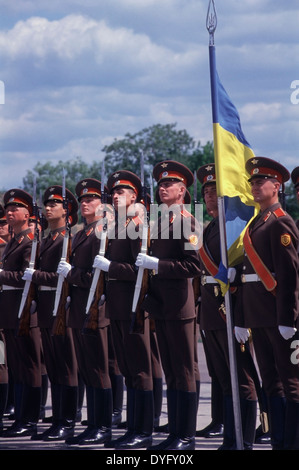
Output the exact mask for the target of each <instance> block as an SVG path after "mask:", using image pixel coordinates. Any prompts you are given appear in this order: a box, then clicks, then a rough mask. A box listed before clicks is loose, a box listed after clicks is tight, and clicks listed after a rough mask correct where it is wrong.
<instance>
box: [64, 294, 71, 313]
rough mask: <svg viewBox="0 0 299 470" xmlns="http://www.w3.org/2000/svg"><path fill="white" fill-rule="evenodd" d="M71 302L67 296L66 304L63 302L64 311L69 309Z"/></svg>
mask: <svg viewBox="0 0 299 470" xmlns="http://www.w3.org/2000/svg"><path fill="white" fill-rule="evenodd" d="M71 300H72V299H71V298H70V296H69V295H68V296H67V298H66V302H65V310H67V309H68V308H69V307H70V305H71Z"/></svg>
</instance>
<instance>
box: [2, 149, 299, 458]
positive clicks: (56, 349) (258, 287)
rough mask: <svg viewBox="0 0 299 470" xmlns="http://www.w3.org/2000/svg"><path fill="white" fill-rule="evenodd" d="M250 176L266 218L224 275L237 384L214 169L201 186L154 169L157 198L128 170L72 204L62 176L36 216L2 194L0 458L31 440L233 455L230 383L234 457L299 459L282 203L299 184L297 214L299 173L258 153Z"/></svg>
mask: <svg viewBox="0 0 299 470" xmlns="http://www.w3.org/2000/svg"><path fill="white" fill-rule="evenodd" d="M246 171H247V178H248V182H249V184H250V187H251V192H252V196H253V199H254V201H255V203H256V204H257V207H258V211H257V212H258V214H257V215H256V216H255V217H254V218H253V219H252V220H251V221H250V223H249V224H248V225H247V228H246V230H245V232H244V238H243V256H242V259H241V260H239V261H238V264H236V265H234V266H229V267H228V270H227V275H228V280H229V296H230V299H231V307H230V310H231V317H232V322H233V346H234V351H235V360H236V376H232V370H231V360H230V354H231V352H230V348H229V336H228V329H227V311H226V297H224V296H223V292H222V290H221V285H220V284H219V282H218V281H217V280H216V278H215V276H216V274H217V272H218V270H219V266H220V264H221V236H220V235H221V230H220V223H219V220H220V214H219V212H218V197H217V190H216V186H217V181H216V171H215V164H214V163H210V164H207V165H204V166H202V167H200V168H198V170H197V172H196V173H195V175H193V173H192V172H191V171H190V170H189V169H188V168H187V167H186V166H185V165H183V164H182V163H179V162H176V161H173V160H165V161H162V162H160V163H158V164H156V166H155V167H154V168H153V174H152V176H153V178H154V180H155V181H156V185H157V190H156V197H155V201H156V202H154V201H153V200H151V197H152V199H153V196H151V197H150V196H149V195H148V193H147V192H146V188H145V187H144V184H143V182H142V181H141V179H140V178H139V177H138V176H137V175H136V174H134V173H132V172H130V171H127V170H123V169H119V170H118V171H116V172H114V173H113V174H111V175H109V177H108V178H107V179H106V180H105V181H104V179H105V178H104V175H102V176H101V177H100V178H101V181H100V180H97V179H94V178H88V177H87V178H85V179H83V180H81V181H79V182H78V183H77V184H76V187H75V194H72V192H71V191H69V190H68V189H67V188H66V187H65V181H63V182H62V185H59V184H57V185H52V186H50V187H49V188H47V189H46V190H45V191H44V194H43V195H42V207H38V206H37V203H36V197H35V194H32V195H31V194H28V193H27V192H25V191H23V190H21V189H17V188H12V189H9V190H8V191H6V192H5V194H4V196H3V201H2V204H1V206H0V250H1V269H0V285H1V292H0V344H1V345H2V346H3V347H2V349H3V352H2V356H4V357H3V359H4V360H2V361H0V447H1V448H3V449H5V443H6V442H7V441H8V439H13V438H21V437H27V439H29V440H30V442H31V441H37V442H36V445H37V447H36V448H38V444H39V442H40V443H41V442H54V443H55V442H58V443H60V446H61V444H63V445H64V448H65V449H72V448H76V446H79V447H80V446H87V448H88V446H93V448H94V446H98V449H115V450H124V449H144V450H149V451H152V452H155V451H160V450H162V451H169V450H178V451H180V450H181V451H186V450H191V451H192V450H194V449H196V442H197V439H198V438H199V437H201V438H209V439H213V438H218V439H219V438H220V439H221V441H222V442H221V444H220V446H219V450H236V449H239V448H240V446H239V445H238V432H239V431H238V429H237V428H236V425H235V407H234V404H235V403H234V400H235V397H234V393H233V387H234V380H235V381H236V386H237V391H238V395H237V396H238V406H239V410H240V420H241V428H242V429H241V434H240V435H241V438H242V443H241V444H242V445H241V449H244V450H252V449H253V447H254V444H256V443H259V444H268V445H269V446H271V448H272V449H273V450H299V357H298V355H297V354H296V351H297V349H298V347H299V337H298V327H299V325H298V314H299V260H298V247H299V231H298V230H299V221H298V220H297V221H296V220H293V219H292V217H291V216H290V215H289V214H288V213H287V212H286V211H285V208H284V205H283V204H281V203H280V200H281V198H280V195H281V194H283V191H284V185H285V183H286V182H287V181H288V180H289V179H290V178H291V181H292V186H293V187H294V189H295V191H296V194H297V199H298V203H299V167H297V168H295V169H294V170H293V171H292V173H291V175H290V174H289V172H288V170H287V169H286V168H284V167H283V166H282V165H281V164H279V163H278V162H276V161H274V160H272V159H269V158H265V157H255V158H252V159H250V160H248V161H247V163H246ZM194 177H195V179H196V178H197V180H198V182H199V183H200V184H201V196H202V202H203V203H204V205H205V208H206V211H207V214H208V215H209V216H210V217H209V222H207V223H205V224H204V226H203V227H202V226H201V225H200V224H199V222H198V221H197V220H196V218H195V216H193V215H192V213H191V212H190V211H188V210H187V208H186V204H189V203H190V201H191V197H190V192H189V191H190V187H191V186H192V185H193V184H194ZM35 189H36V188H35ZM35 189H34V191H33V192H34V193H35ZM153 206H155V207H157V208H158V209H157V210H156V211H153V212H152V211H151V209H152V207H153ZM188 208H190V205H188ZM155 214H156V217H155V216H154V215H155ZM199 340H200V341H201V342H202V344H203V349H201V350H202V351H203V354H204V357H205V361H206V364H207V369H208V374H209V376H210V379H211V410H210V412H211V417H210V423H209V424H208V426H206V427H204V428H201V429H197V422H198V421H197V419H198V413H199V409H200V373H199V365H198V364H199V356H198V342H199ZM163 383H164V387H165V390H166V400H167V423H166V424H164V425H161V423H160V416H161V407H162V394H163ZM124 392H126V393H125V394H124ZM48 393H49V394H50V403H51V416H48V417H46V416H45V403H46V400H47V394H48ZM84 396H85V398H86V409H87V419H86V420H85V421H81V419H82V404H83V397H84ZM124 397H126V420H125V421H123V420H122V411H123V406H124ZM78 422H81V426H80V431H79V430H78ZM41 423H43V425H42V426H41ZM45 423H48V424H47V425H46V426H45ZM82 425H83V429H82ZM116 429H117V430H118V433H117V435H116V432H115V430H116ZM120 430H122V431H121V432H120ZM119 432H120V435H119ZM157 433H160V434H159V435H160V436H161V433H162V435H163V436H164V437H163V439H162V440H161V438H160V439H159V440H157V439H156V436H157V435H158V434H157ZM60 449H61V447H60Z"/></svg>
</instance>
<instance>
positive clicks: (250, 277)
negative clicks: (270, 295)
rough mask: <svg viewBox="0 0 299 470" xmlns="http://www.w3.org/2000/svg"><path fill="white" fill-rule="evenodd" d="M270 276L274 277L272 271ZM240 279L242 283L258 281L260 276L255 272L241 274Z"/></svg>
mask: <svg viewBox="0 0 299 470" xmlns="http://www.w3.org/2000/svg"><path fill="white" fill-rule="evenodd" d="M272 276H274V277H275V275H274V274H273V273H272ZM241 281H242V282H243V283H245V282H258V281H261V278H260V277H259V276H258V275H257V274H256V273H253V274H242V275H241Z"/></svg>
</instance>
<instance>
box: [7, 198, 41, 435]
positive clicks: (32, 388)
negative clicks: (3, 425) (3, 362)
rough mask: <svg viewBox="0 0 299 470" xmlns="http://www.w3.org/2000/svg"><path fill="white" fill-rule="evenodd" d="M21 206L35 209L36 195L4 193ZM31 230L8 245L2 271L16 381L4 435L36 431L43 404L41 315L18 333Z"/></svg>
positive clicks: (9, 352) (10, 356)
mask: <svg viewBox="0 0 299 470" xmlns="http://www.w3.org/2000/svg"><path fill="white" fill-rule="evenodd" d="M11 204H13V205H19V206H22V207H26V208H27V209H28V210H29V212H31V211H32V198H31V196H30V195H29V194H27V193H26V192H25V191H22V190H20V189H13V190H9V191H7V192H6V193H5V194H4V207H7V205H11ZM32 239H33V236H32V233H31V230H30V229H29V228H28V229H25V230H24V231H22V232H21V233H19V234H18V235H14V236H13V237H12V238H11V240H10V241H9V242H8V244H7V245H6V248H5V251H4V253H3V257H2V269H3V271H1V273H0V284H1V285H2V292H1V294H0V329H1V328H3V330H4V336H5V340H6V348H7V358H8V363H9V367H10V370H11V372H12V376H13V380H14V392H15V421H14V423H13V424H12V426H10V427H9V428H8V429H6V430H5V431H3V433H2V436H3V437H19V436H28V435H29V436H30V435H34V434H35V433H36V430H37V427H36V424H37V422H38V419H39V413H40V403H41V356H40V331H39V328H38V327H37V314H36V312H35V313H31V314H30V328H29V334H28V335H24V336H18V335H16V330H17V328H18V312H19V307H20V303H21V297H22V291H23V287H24V281H23V280H22V276H23V273H24V271H25V269H26V268H27V267H28V266H29V260H30V254H31V246H32Z"/></svg>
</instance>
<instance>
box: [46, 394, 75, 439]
mask: <svg viewBox="0 0 299 470" xmlns="http://www.w3.org/2000/svg"><path fill="white" fill-rule="evenodd" d="M77 404H78V387H70V386H68V385H61V412H60V413H61V415H60V419H59V423H58V424H57V426H53V428H52V431H51V432H49V433H48V434H47V436H45V438H44V439H43V440H44V441H64V440H65V439H67V438H69V437H71V436H73V435H74V428H75V421H76V412H77ZM53 424H54V423H53Z"/></svg>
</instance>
